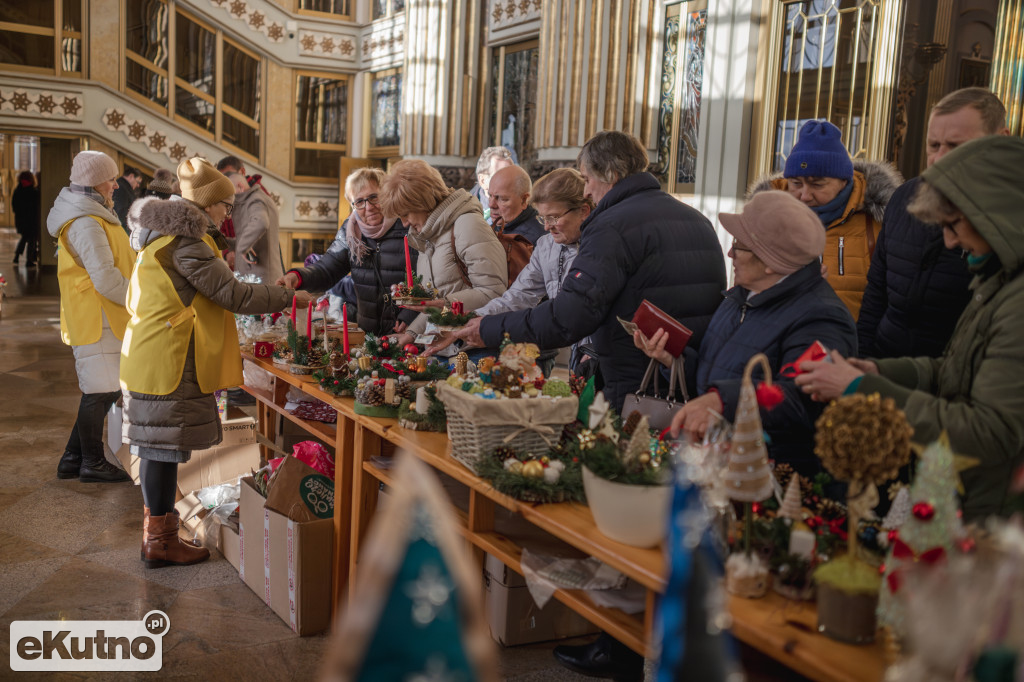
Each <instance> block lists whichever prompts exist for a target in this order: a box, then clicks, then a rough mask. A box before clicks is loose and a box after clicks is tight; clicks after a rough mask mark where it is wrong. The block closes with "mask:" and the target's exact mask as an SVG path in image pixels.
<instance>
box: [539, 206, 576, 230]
mask: <svg viewBox="0 0 1024 682" xmlns="http://www.w3.org/2000/svg"><path fill="white" fill-rule="evenodd" d="M578 208H579V206H574V207H573V208H570V209H569V210H568V211H566V212H565V213H563V214H562V215H539V216H537V222H538V223H540V224H541V225H545V226H546V225H554V224H556V223H557V222H558V221H559V220H561V219H562V218H564V217H565V216H567V215H569V214H570V213H572V212H573V211H575V210H577V209H578Z"/></svg>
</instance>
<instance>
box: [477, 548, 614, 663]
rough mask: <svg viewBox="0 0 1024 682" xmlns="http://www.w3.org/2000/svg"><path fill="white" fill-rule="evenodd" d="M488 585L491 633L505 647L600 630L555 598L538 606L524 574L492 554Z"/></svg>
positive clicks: (486, 568)
mask: <svg viewBox="0 0 1024 682" xmlns="http://www.w3.org/2000/svg"><path fill="white" fill-rule="evenodd" d="M484 586H485V590H486V594H485V596H484V608H485V609H486V611H487V623H488V625H490V627H491V636H492V637H493V638H494V641H496V642H498V643H500V644H503V645H505V646H517V645H519V644H532V643H534V642H546V641H548V640H552V639H563V638H565V637H578V636H580V635H588V634H591V633H594V632H598V630H599V628H597V626H595V625H594V624H593V623H591V622H590V621H588V620H586V619H585V618H583V617H582V616H580V615H578V614H577V613H576V612H575V611H573V610H572V609H570V608H569V607H568V606H566V605H565V604H563V603H561V602H560V601H557V600H556V599H554V598H552V599H551V600H550V601H548V603H547V604H545V606H544V608H543V609H540V608H537V605H536V604H535V603H534V602H533V597H531V596H530V591H529V589H528V588H527V587H526V580H525V579H524V578H523V576H521V575H519V574H518V573H516V572H515V571H513V570H512V569H510V568H509V567H508V566H506V565H505V564H503V563H501V561H499V560H498V559H497V558H495V557H493V556H491V555H490V554H488V555H487V559H486V561H485V563H484Z"/></svg>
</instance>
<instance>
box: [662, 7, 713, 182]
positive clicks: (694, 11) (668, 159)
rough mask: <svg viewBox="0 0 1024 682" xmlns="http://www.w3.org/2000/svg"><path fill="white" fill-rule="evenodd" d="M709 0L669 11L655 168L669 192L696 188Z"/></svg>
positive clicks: (664, 36) (663, 58) (668, 9)
mask: <svg viewBox="0 0 1024 682" xmlns="http://www.w3.org/2000/svg"><path fill="white" fill-rule="evenodd" d="M706 4H707V3H706V0H693V1H691V2H684V3H681V4H676V5H670V6H669V7H668V8H666V12H665V30H664V33H663V40H664V51H663V53H662V64H661V96H660V103H659V109H658V162H657V164H655V165H654V167H653V168H652V170H653V171H654V172H655V174H656V175H657V176H658V178H659V179H660V180H661V182H662V183H663V184H664V185H665V187H666V189H667V190H668V191H669V192H676V193H691V194H692V193H693V192H694V191H695V183H696V180H697V177H696V169H697V158H698V154H697V152H698V150H697V139H698V134H699V132H700V104H701V90H702V86H703V80H704V35H705V29H706V26H707V8H706Z"/></svg>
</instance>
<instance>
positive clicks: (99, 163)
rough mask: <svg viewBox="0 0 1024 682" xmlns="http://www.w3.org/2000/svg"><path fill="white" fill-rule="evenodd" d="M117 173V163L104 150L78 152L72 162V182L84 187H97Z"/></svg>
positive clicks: (115, 176)
mask: <svg viewBox="0 0 1024 682" xmlns="http://www.w3.org/2000/svg"><path fill="white" fill-rule="evenodd" d="M117 175H118V172H117V164H116V163H114V160H113V159H112V158H110V157H109V156H107V155H106V154H104V153H103V152H94V151H85V152H78V154H77V155H76V156H75V159H74V161H72V162H71V182H72V183H74V184H76V185H81V186H82V187H95V186H96V185H99V184H101V183H104V182H106V181H107V180H114V179H115V178H117Z"/></svg>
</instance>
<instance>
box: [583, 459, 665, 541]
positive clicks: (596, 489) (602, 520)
mask: <svg viewBox="0 0 1024 682" xmlns="http://www.w3.org/2000/svg"><path fill="white" fill-rule="evenodd" d="M583 490H584V491H585V492H586V493H587V504H588V505H589V506H590V511H591V512H592V513H593V514H594V523H596V524H597V529H598V530H599V531H601V532H602V533H604V534H605V535H607V536H608V537H610V538H611V539H612V540H616V541H618V542H621V543H623V544H626V545H631V546H633V547H644V548H646V547H654V546H656V545H657V544H658V543H659V542H661V541H662V540H663V539H664V538H665V533H666V531H667V530H668V514H669V508H670V505H671V503H672V486H671V485H626V484H625V483H616V482H614V481H609V480H607V479H604V478H601V477H600V476H597V475H596V474H594V473H593V472H592V471H590V469H588V468H587V467H583Z"/></svg>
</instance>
